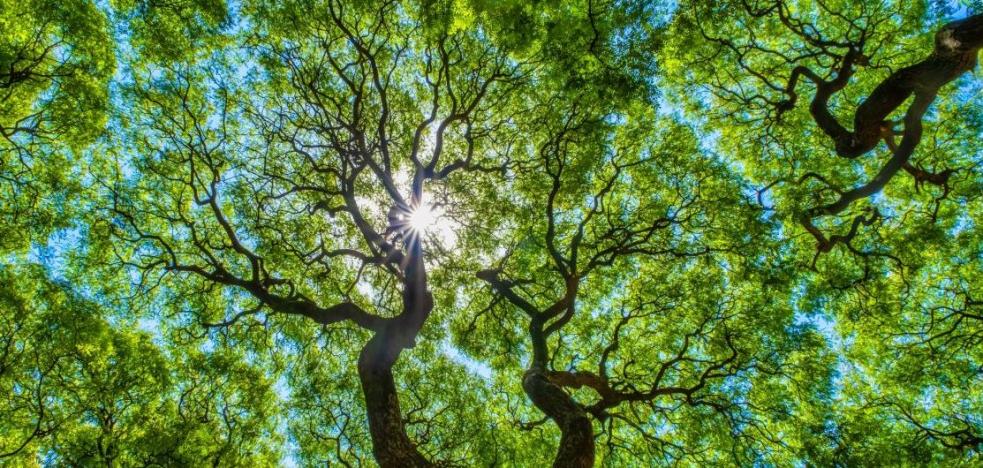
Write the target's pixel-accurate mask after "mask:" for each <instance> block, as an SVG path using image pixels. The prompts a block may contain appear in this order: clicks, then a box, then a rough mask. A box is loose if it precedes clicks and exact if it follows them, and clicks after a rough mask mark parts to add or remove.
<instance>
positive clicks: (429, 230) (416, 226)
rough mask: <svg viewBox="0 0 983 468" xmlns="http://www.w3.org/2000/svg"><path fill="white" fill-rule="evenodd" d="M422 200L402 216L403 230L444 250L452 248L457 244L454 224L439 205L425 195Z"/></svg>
mask: <svg viewBox="0 0 983 468" xmlns="http://www.w3.org/2000/svg"><path fill="white" fill-rule="evenodd" d="M422 198H423V199H422V200H420V203H419V204H417V205H416V206H415V207H413V208H411V209H410V210H409V211H408V212H407V213H406V214H405V215H403V216H404V218H403V220H404V221H403V223H404V224H403V225H404V226H405V227H404V229H406V230H407V231H409V232H410V233H412V234H415V235H417V236H421V237H426V238H428V239H430V240H431V241H435V242H437V243H439V244H440V245H441V246H443V247H445V248H447V247H453V246H454V245H455V244H456V243H457V233H456V232H455V231H456V229H455V227H456V223H455V222H454V221H453V220H452V219H451V217H449V216H447V213H445V211H444V208H443V207H442V206H441V205H439V204H434V203H431V202H430V200H428V198H429V197H427V196H426V194H424V196H423V197H422Z"/></svg>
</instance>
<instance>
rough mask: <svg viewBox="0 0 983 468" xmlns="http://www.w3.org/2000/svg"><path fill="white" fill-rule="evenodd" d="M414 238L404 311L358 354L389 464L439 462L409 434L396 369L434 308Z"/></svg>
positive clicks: (377, 439)
mask: <svg viewBox="0 0 983 468" xmlns="http://www.w3.org/2000/svg"><path fill="white" fill-rule="evenodd" d="M409 242H410V245H409V248H408V255H407V262H406V265H405V269H404V274H405V278H406V279H405V285H404V289H403V313H402V314H400V315H399V316H398V317H395V318H393V319H391V320H390V321H388V322H386V324H385V326H383V327H381V328H380V330H379V331H377V332H376V334H375V335H373V336H372V338H371V339H370V340H369V341H368V343H366V344H365V347H364V348H362V352H361V353H360V354H359V357H358V376H359V379H360V380H361V383H362V393H363V395H364V396H365V409H366V411H367V412H368V418H369V433H370V434H371V435H372V453H373V454H374V455H375V459H376V461H377V462H378V463H379V465H380V466H382V467H383V468H389V467H393V468H397V467H426V466H433V464H432V463H430V461H429V460H427V458H426V457H424V456H423V455H422V454H421V453H420V452H419V451H418V450H417V448H416V444H414V443H413V441H411V440H410V438H409V436H407V435H406V425H405V424H404V422H403V415H402V412H401V410H400V406H399V395H398V393H397V391H396V381H395V379H394V378H393V371H392V369H393V365H395V364H396V360H397V359H398V358H399V354H400V353H401V352H402V351H403V350H404V349H407V348H412V347H413V346H414V345H415V341H416V336H417V334H418V333H419V332H420V328H422V327H423V323H424V322H425V321H426V319H427V317H428V316H429V315H430V312H431V311H432V310H433V295H432V294H431V293H430V291H429V290H428V289H427V274H426V268H425V266H424V263H423V249H422V246H421V245H420V242H419V239H413V240H410V241H409Z"/></svg>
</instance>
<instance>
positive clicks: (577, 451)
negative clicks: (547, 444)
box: [522, 366, 594, 468]
mask: <svg viewBox="0 0 983 468" xmlns="http://www.w3.org/2000/svg"><path fill="white" fill-rule="evenodd" d="M522 388H523V390H525V392H526V395H529V398H530V399H531V400H532V402H533V404H535V405H536V407H537V408H539V409H540V411H542V412H543V413H545V414H546V416H548V417H549V418H550V419H551V420H552V421H553V422H554V423H556V425H557V426H558V427H559V428H560V434H561V435H560V448H559V449H558V450H557V453H556V458H554V460H553V466H554V467H555V468H589V467H592V466H594V428H593V426H592V425H591V420H590V416H589V415H588V414H587V412H586V411H584V409H583V408H581V407H580V405H578V404H577V402H576V401H574V400H573V398H571V397H570V395H568V394H567V392H565V391H564V390H563V389H562V388H561V387H560V386H558V385H556V384H554V383H553V382H550V380H549V378H548V376H547V375H546V372H545V371H544V370H543V369H542V368H540V367H538V366H534V367H533V368H532V369H529V370H528V371H526V374H525V376H523V378H522Z"/></svg>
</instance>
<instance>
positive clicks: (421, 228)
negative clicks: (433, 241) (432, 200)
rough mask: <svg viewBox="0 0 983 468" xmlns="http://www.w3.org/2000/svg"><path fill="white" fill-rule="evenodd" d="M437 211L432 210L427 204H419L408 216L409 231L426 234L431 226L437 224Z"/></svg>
mask: <svg viewBox="0 0 983 468" xmlns="http://www.w3.org/2000/svg"><path fill="white" fill-rule="evenodd" d="M439 215H440V213H439V210H436V209H434V207H432V206H430V204H429V203H421V204H420V206H418V207H416V208H415V209H414V210H413V211H411V212H410V215H409V220H408V221H409V223H410V229H413V230H414V231H416V232H427V230H428V229H430V227H431V226H433V225H435V224H436V223H437V218H438V217H439Z"/></svg>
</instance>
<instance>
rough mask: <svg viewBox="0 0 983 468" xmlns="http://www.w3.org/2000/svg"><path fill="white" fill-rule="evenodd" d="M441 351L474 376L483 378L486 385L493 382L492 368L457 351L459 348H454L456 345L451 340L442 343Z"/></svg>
mask: <svg viewBox="0 0 983 468" xmlns="http://www.w3.org/2000/svg"><path fill="white" fill-rule="evenodd" d="M440 350H441V352H442V353H443V354H444V356H447V358H449V359H450V360H451V361H454V362H455V363H457V364H460V365H461V366H463V367H464V368H465V369H467V370H468V371H469V372H471V373H472V374H474V375H476V376H478V377H481V378H482V380H484V381H485V383H490V382H491V380H492V376H493V375H494V371H493V370H492V368H491V367H490V366H489V365H487V364H485V363H483V362H481V361H478V360H476V359H473V358H471V357H470V356H468V355H467V354H465V353H464V352H462V351H461V350H459V349H457V347H456V346H454V343H452V342H451V341H450V340H448V339H445V340H444V341H443V342H441V344H440Z"/></svg>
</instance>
